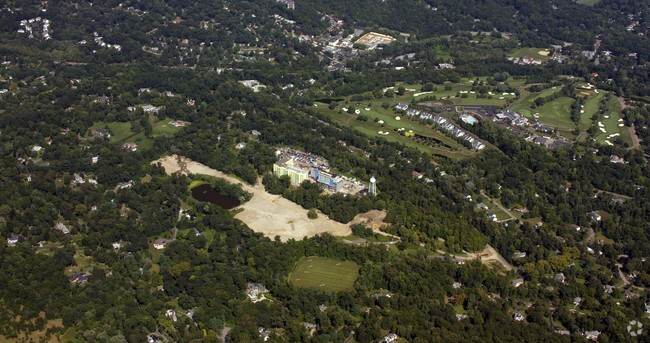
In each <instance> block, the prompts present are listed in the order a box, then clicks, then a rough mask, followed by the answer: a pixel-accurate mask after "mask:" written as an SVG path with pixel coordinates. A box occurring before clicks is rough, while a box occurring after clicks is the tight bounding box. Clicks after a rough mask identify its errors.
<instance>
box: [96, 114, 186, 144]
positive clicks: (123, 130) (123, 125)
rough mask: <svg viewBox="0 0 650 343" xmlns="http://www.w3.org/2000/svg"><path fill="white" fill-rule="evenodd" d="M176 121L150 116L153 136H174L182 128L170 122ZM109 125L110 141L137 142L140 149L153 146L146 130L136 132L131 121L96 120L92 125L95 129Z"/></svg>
mask: <svg viewBox="0 0 650 343" xmlns="http://www.w3.org/2000/svg"><path fill="white" fill-rule="evenodd" d="M172 121H174V119H171V118H166V119H164V120H161V121H158V122H156V121H155V117H154V116H153V115H150V116H149V123H151V126H152V137H153V138H157V137H162V136H169V137H171V136H173V135H174V134H176V132H178V131H179V130H180V129H181V128H179V127H175V126H172V125H170V124H169V123H170V122H172ZM106 127H108V128H109V130H110V131H111V132H112V134H111V137H110V138H109V142H111V143H118V142H125V143H136V144H138V149H141V150H147V149H151V148H152V147H153V139H151V138H149V137H147V136H145V134H144V132H140V133H135V132H133V131H131V123H129V122H96V123H95V124H93V126H91V127H90V129H91V130H93V129H103V128H106Z"/></svg>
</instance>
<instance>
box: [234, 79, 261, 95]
mask: <svg viewBox="0 0 650 343" xmlns="http://www.w3.org/2000/svg"><path fill="white" fill-rule="evenodd" d="M238 82H239V83H240V84H242V85H244V87H246V88H250V89H252V90H253V92H255V93H257V92H259V91H260V90H261V89H262V88H266V86H265V85H263V84H261V83H260V82H259V81H257V80H242V81H238Z"/></svg>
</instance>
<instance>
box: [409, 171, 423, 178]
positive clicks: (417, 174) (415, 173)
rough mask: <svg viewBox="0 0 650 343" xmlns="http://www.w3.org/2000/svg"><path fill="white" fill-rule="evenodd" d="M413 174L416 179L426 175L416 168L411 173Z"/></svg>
mask: <svg viewBox="0 0 650 343" xmlns="http://www.w3.org/2000/svg"><path fill="white" fill-rule="evenodd" d="M411 176H413V178H414V179H416V180H419V179H421V178H422V177H423V176H424V175H423V174H422V173H418V172H416V171H415V170H414V171H413V172H412V173H411Z"/></svg>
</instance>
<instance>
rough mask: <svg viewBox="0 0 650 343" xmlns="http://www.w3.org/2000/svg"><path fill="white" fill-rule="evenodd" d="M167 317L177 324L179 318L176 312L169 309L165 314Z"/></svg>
mask: <svg viewBox="0 0 650 343" xmlns="http://www.w3.org/2000/svg"><path fill="white" fill-rule="evenodd" d="M165 317H167V318H169V320H171V321H172V322H174V323H176V321H177V320H178V318H177V317H176V311H174V310H172V309H169V310H167V311H166V312H165Z"/></svg>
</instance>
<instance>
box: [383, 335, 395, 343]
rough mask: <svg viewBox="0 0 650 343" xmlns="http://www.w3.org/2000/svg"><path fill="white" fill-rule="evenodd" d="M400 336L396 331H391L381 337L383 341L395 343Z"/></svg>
mask: <svg viewBox="0 0 650 343" xmlns="http://www.w3.org/2000/svg"><path fill="white" fill-rule="evenodd" d="M398 338H399V337H398V336H397V335H396V334H394V333H389V334H388V335H386V336H384V338H382V339H381V341H380V342H381V343H393V342H396V341H397V339H398Z"/></svg>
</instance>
